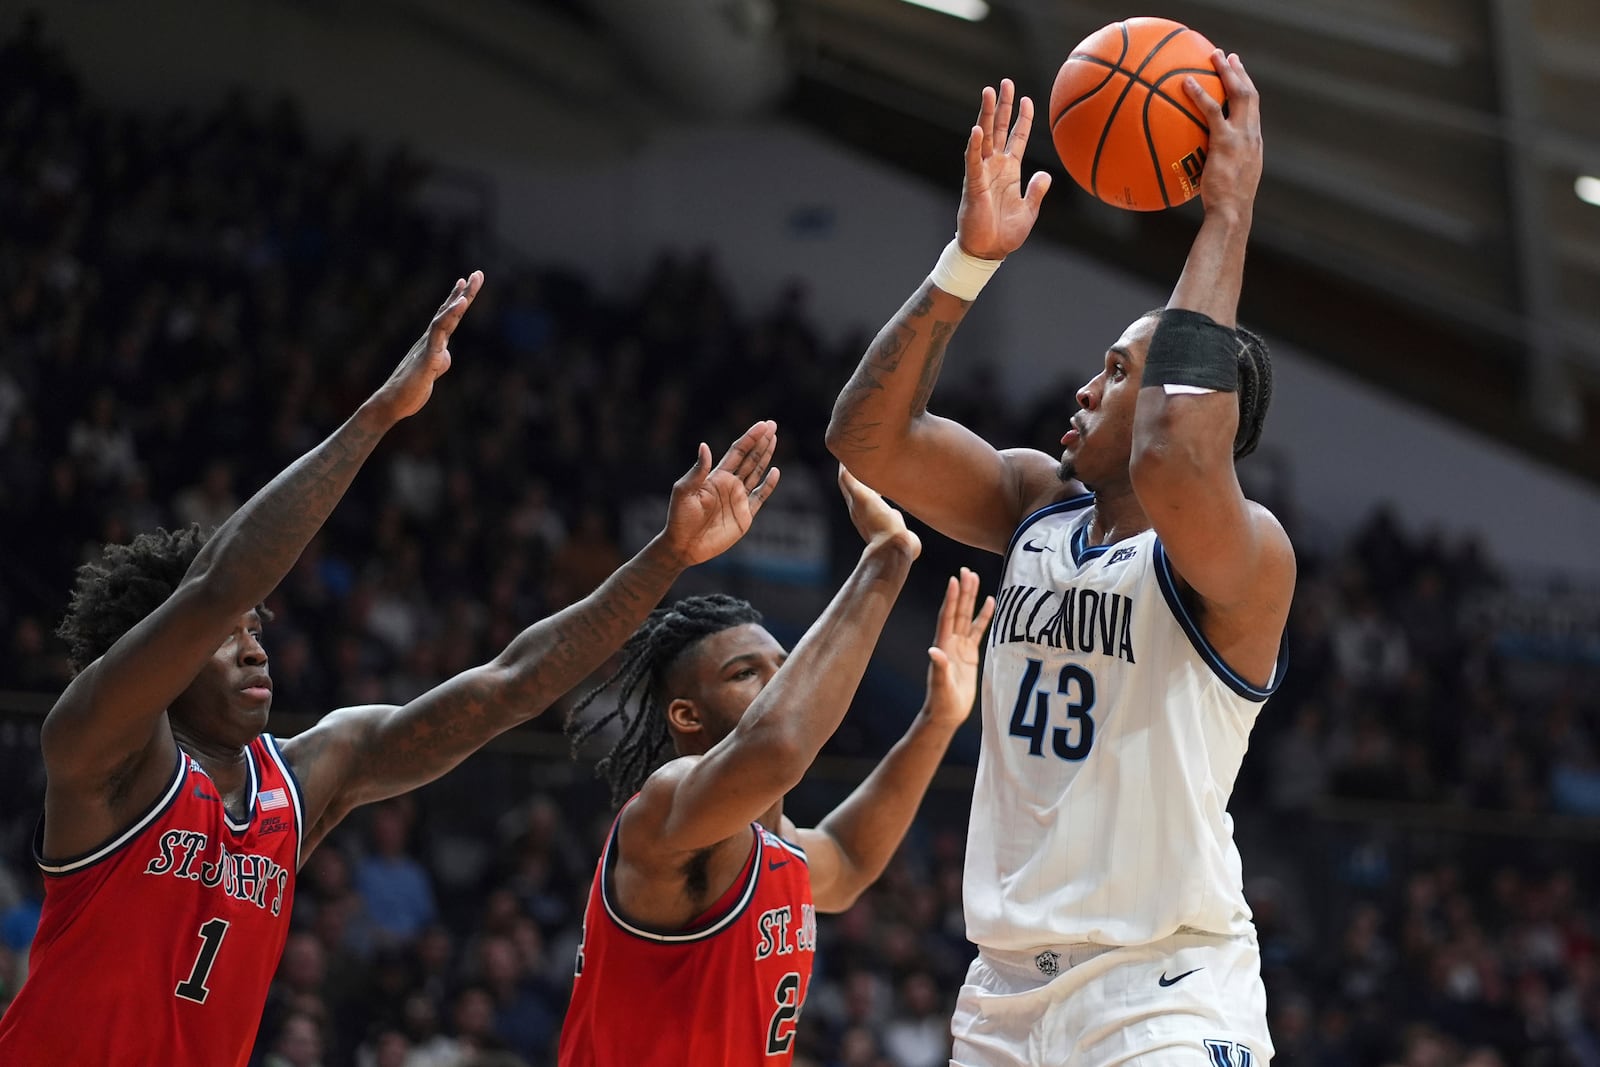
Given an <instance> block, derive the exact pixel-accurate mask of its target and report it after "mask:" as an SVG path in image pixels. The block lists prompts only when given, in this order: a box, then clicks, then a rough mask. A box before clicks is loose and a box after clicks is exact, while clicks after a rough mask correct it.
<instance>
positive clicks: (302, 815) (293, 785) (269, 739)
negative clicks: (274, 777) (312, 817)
mask: <svg viewBox="0 0 1600 1067" xmlns="http://www.w3.org/2000/svg"><path fill="white" fill-rule="evenodd" d="M261 740H262V742H263V743H264V744H265V745H266V748H267V755H268V756H270V757H272V762H273V763H276V764H277V765H278V773H280V774H282V775H283V780H284V781H285V782H287V783H289V800H290V801H291V802H292V804H293V807H294V868H295V870H297V871H298V870H299V869H300V849H301V847H302V846H303V845H304V843H305V839H306V812H305V807H304V805H303V804H302V803H301V799H300V779H299V778H297V777H295V773H294V769H293V768H291V767H290V766H289V761H288V760H287V759H286V758H285V757H284V755H283V750H282V749H280V748H279V747H278V739H277V738H276V737H273V736H272V735H271V734H262V735H261Z"/></svg>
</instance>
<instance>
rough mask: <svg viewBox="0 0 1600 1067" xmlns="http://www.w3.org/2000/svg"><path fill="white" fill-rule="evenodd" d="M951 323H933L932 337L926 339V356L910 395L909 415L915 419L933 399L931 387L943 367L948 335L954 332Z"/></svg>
mask: <svg viewBox="0 0 1600 1067" xmlns="http://www.w3.org/2000/svg"><path fill="white" fill-rule="evenodd" d="M955 328H956V325H955V323H953V322H935V323H934V324H933V335H932V336H931V337H930V338H929V339H928V354H927V356H926V357H925V358H924V359H923V361H922V374H921V376H919V377H918V378H917V391H916V392H915V393H913V394H912V395H911V415H912V417H913V418H915V417H916V416H918V415H921V414H923V413H924V412H926V411H927V410H928V401H929V400H930V399H932V397H933V387H934V386H935V385H936V384H937V383H938V381H939V371H940V369H941V368H942V367H943V366H944V353H945V349H946V348H948V347H949V345H950V335H951V334H952V333H954V332H955Z"/></svg>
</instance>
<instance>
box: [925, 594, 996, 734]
mask: <svg viewBox="0 0 1600 1067" xmlns="http://www.w3.org/2000/svg"><path fill="white" fill-rule="evenodd" d="M977 602H978V576H977V575H976V574H975V573H973V572H972V571H970V570H968V569H967V568H965V567H962V568H961V576H960V577H959V578H957V577H955V576H953V575H952V576H951V578H950V581H949V582H948V583H947V584H946V585H945V590H944V603H943V604H941V605H940V606H939V622H938V625H937V626H935V627H934V631H933V647H931V648H929V649H928V696H927V701H926V703H925V704H924V705H923V706H924V708H925V709H926V711H927V713H928V717H929V718H930V719H932V720H933V721H934V722H938V723H942V724H944V725H947V726H959V725H960V724H961V723H963V722H965V721H966V718H967V716H968V715H969V714H971V712H972V704H973V701H975V700H976V699H977V697H978V650H979V649H980V648H981V647H982V646H983V632H984V631H985V630H987V629H988V628H989V620H990V619H992V618H994V597H992V596H989V597H984V598H983V606H982V607H976V605H977Z"/></svg>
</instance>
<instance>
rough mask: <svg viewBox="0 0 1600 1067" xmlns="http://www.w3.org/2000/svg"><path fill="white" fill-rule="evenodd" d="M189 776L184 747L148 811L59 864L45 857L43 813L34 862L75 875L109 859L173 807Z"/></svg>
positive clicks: (35, 838) (43, 868) (45, 869)
mask: <svg viewBox="0 0 1600 1067" xmlns="http://www.w3.org/2000/svg"><path fill="white" fill-rule="evenodd" d="M188 777H189V757H188V755H187V754H185V753H184V751H183V750H182V749H179V750H178V766H177V769H176V770H174V771H173V775H172V783H171V784H170V785H168V786H167V790H166V792H165V793H162V794H161V795H160V796H159V797H157V798H156V799H155V802H154V803H152V804H151V805H150V807H148V808H146V809H145V813H144V814H143V815H141V816H139V817H138V818H137V819H135V820H134V821H133V825H132V826H129V827H128V828H127V829H126V830H124V831H122V832H121V833H120V834H118V835H116V836H115V837H113V838H112V839H111V840H109V841H107V842H106V843H105V844H103V845H101V846H100V847H99V848H97V849H94V850H93V851H90V852H85V853H83V854H81V855H78V856H73V857H71V858H70V859H65V860H62V861H61V862H60V863H51V862H50V861H49V860H47V859H46V858H45V855H44V816H42V815H41V816H39V826H38V828H37V829H35V830H34V832H33V862H34V863H36V864H38V865H39V869H40V870H41V871H43V872H44V873H45V874H50V875H56V876H60V875H63V874H73V873H75V872H77V871H81V870H83V869H84V868H85V867H91V866H93V865H94V864H96V863H99V862H100V861H101V860H103V859H106V858H107V857H109V856H110V855H111V854H112V853H114V852H116V851H117V850H118V849H120V848H122V847H123V846H124V845H126V844H127V843H128V842H130V841H132V840H133V839H134V838H135V837H137V836H138V835H139V833H140V831H142V830H144V828H145V827H147V826H149V825H150V824H151V823H153V822H155V821H156V819H158V818H160V817H161V814H162V813H163V812H165V811H166V810H167V809H168V808H170V807H171V806H172V802H173V801H174V800H177V799H178V794H179V793H180V792H181V791H182V789H183V783H184V781H185V779H187V778H188Z"/></svg>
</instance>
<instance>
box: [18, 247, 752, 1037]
mask: <svg viewBox="0 0 1600 1067" xmlns="http://www.w3.org/2000/svg"><path fill="white" fill-rule="evenodd" d="M482 280H483V276H482V275H481V274H479V273H476V272H475V273H473V275H472V276H471V277H470V278H463V279H460V280H458V281H457V282H456V286H455V289H454V291H453V292H452V293H451V296H450V299H449V300H447V301H446V302H445V304H444V306H443V307H441V308H440V309H439V312H438V314H437V315H435V317H434V320H433V323H432V324H431V326H430V327H429V329H428V331H427V333H425V334H423V335H422V337H421V338H420V339H419V340H418V341H417V343H416V344H415V345H413V346H412V348H411V350H410V352H409V353H407V355H406V357H405V358H404V359H403V360H402V361H401V363H400V365H399V366H398V367H397V368H396V370H395V371H394V373H393V375H391V376H390V378H389V380H388V381H387V382H386V383H385V384H384V385H383V386H381V387H380V388H379V389H378V390H377V392H375V393H374V394H373V395H372V396H371V397H370V398H369V399H368V400H367V401H366V402H365V403H364V404H362V405H361V407H360V408H359V409H358V410H357V411H356V413H355V414H354V415H353V416H352V417H351V418H350V419H349V420H348V421H347V422H346V423H345V424H344V425H343V426H341V427H340V428H339V429H337V430H336V431H334V433H333V434H332V435H331V436H329V437H328V438H327V439H326V440H325V441H323V442H322V443H321V444H319V445H317V446H316V447H315V448H313V449H312V450H311V451H310V452H308V453H307V454H306V455H305V456H302V457H301V458H300V459H299V460H297V461H296V462H295V463H293V464H292V465H290V466H289V467H288V469H286V470H285V471H284V472H283V473H281V474H279V475H278V476H277V477H276V478H274V479H273V480H272V481H271V482H270V483H269V484H268V485H267V486H266V487H265V488H263V489H261V490H260V491H259V492H257V493H256V494H255V495H254V496H252V497H251V498H250V499H249V500H248V501H247V502H246V503H245V504H244V505H243V506H242V507H240V508H239V510H238V511H237V512H235V513H234V514H233V516H232V517H230V518H229V519H228V520H227V521H226V522H224V523H223V524H222V525H221V526H220V527H219V528H218V529H217V530H216V532H215V533H213V534H211V535H210V536H209V538H208V537H204V536H202V535H201V534H200V532H199V531H198V530H191V531H178V532H176V533H168V532H166V531H160V532H156V533H148V534H143V535H141V536H140V537H138V538H137V539H135V541H134V542H133V544H131V545H125V546H111V547H110V548H109V549H108V550H107V552H106V554H105V557H104V558H103V559H102V560H101V561H100V562H98V563H93V564H86V565H85V566H84V567H83V568H82V569H81V570H80V572H79V574H78V580H77V583H76V586H75V588H74V593H73V599H72V605H71V608H70V610H69V612H68V616H67V619H66V621H65V622H64V623H63V625H62V635H63V636H64V637H66V638H67V639H68V642H69V643H70V644H71V646H72V652H73V659H74V665H75V666H76V667H77V668H78V673H77V675H76V676H75V677H74V679H73V681H72V683H71V684H70V685H69V686H68V687H67V689H66V692H64V693H63V694H62V695H61V697H60V699H59V700H57V701H56V704H55V706H54V708H52V709H51V711H50V714H49V715H48V716H46V717H45V720H44V725H43V727H42V728H41V730H40V738H39V741H40V748H41V749H42V753H41V754H42V756H43V759H44V766H45V773H46V780H47V781H46V786H45V795H44V818H43V820H42V822H41V824H40V826H39V830H38V833H37V835H36V837H35V842H34V854H35V858H36V860H37V862H38V863H39V866H40V868H41V869H42V870H43V871H44V873H45V874H46V875H47V882H46V890H45V900H44V910H43V913H42V916H41V918H40V922H39V933H38V936H37V937H36V938H35V939H34V942H33V948H32V951H31V955H30V957H29V973H28V978H27V981H26V982H24V983H23V985H22V988H21V990H20V991H19V992H18V993H17V997H16V999H15V1000H14V1001H12V1003H11V1006H10V1008H9V1009H7V1011H6V1013H5V1015H4V1017H3V1018H0V1064H6V1065H11V1064H56V1063H74V1064H78V1063H82V1064H90V1063H92V1064H95V1065H97V1067H135V1065H138V1067H142V1065H145V1064H153V1063H162V1064H205V1065H207V1067H243V1065H244V1064H246V1063H247V1062H249V1060H250V1054H251V1046H252V1042H253V1039H254V1037H255V1033H256V1028H257V1026H258V1024H259V1022H260V1019H261V1008H262V1004H263V1003H264V1002H265V1000H266V995H267V987H268V984H269V983H270V982H271V980H272V975H273V972H274V971H275V970H276V968H277V964H278V959H279V957H280V956H281V955H282V952H283V946H284V939H285V937H286V936H287V934H288V931H289V922H290V913H291V907H292V904H293V900H294V889H295V882H296V871H297V870H298V868H299V866H300V864H301V863H302V862H304V860H305V858H306V857H307V856H309V855H310V853H311V850H312V849H313V848H315V847H316V846H317V844H318V842H319V841H321V840H322V839H323V837H324V836H325V835H326V834H327V833H328V831H329V830H331V829H332V828H333V827H334V826H336V825H337V824H338V823H339V822H340V820H342V819H343V818H344V817H345V816H346V815H348V814H349V813H350V811H351V810H352V809H354V808H356V807H357V806H359V805H362V804H369V803H372V802H374V801H377V800H382V799H384V798H386V797H391V796H395V795H397V794H399V793H403V792H405V791H407V790H410V789H414V788H416V787H417V786H420V785H422V784H424V783H426V782H430V781H432V780H433V779H435V778H437V777H439V776H440V775H441V774H444V773H445V772H446V771H448V770H450V769H451V768H452V767H454V766H456V765H457V764H458V763H460V762H461V761H462V760H463V759H465V758H466V757H467V756H468V755H470V754H471V753H473V752H474V751H476V750H477V749H478V748H479V747H480V746H482V745H483V744H484V743H485V742H487V741H488V740H489V739H490V738H492V737H494V736H495V735H497V734H499V733H501V732H502V731H504V730H508V729H510V728H511V727H513V726H515V725H517V724H518V723H520V722H524V721H526V720H527V719H530V718H532V717H533V716H535V715H537V714H539V713H540V712H541V711H543V710H544V709H545V708H547V707H548V706H549V705H550V704H551V703H553V702H554V701H555V699H556V698H557V697H559V696H560V695H561V694H562V693H564V692H566V691H567V690H568V689H570V688H571V687H572V686H574V685H576V684H577V683H578V682H579V681H581V680H582V679H583V678H584V677H585V676H586V675H587V674H589V672H591V671H593V670H594V669H595V668H597V667H599V666H600V664H602V663H603V662H605V660H606V658H607V657H609V656H610V655H611V654H612V653H613V652H614V651H615V650H616V649H617V647H618V646H620V645H621V644H622V643H623V641H624V639H625V638H626V636H627V635H628V634H630V633H631V632H632V631H633V630H634V629H635V628H636V627H637V626H638V625H639V623H640V622H642V621H643V620H644V619H645V618H647V617H648V612H649V611H650V609H651V608H652V607H654V606H655V605H656V604H658V603H659V602H660V600H661V598H662V597H663V596H664V595H666V592H667V590H668V589H669V588H670V587H671V585H672V583H673V582H674V581H675V580H676V579H677V577H678V576H679V575H680V574H682V573H683V571H684V569H685V568H687V567H689V566H692V565H694V564H696V563H699V562H702V561H704V560H706V559H709V558H711V557H712V556H715V555H717V554H718V553H720V552H722V551H724V550H726V549H727V548H728V547H729V546H731V545H732V544H734V543H735V542H736V541H738V540H739V538H740V537H741V536H743V535H744V533H745V531H747V530H748V529H749V528H750V523H751V521H752V519H753V517H754V515H755V514H756V513H757V511H759V509H760V507H761V505H762V502H763V501H764V500H765V499H766V497H767V496H768V494H770V493H771V492H772V489H773V487H774V486H775V485H776V484H777V480H778V471H777V468H776V467H770V468H769V467H768V461H769V460H770V459H771V457H772V453H773V449H774V448H775V446H776V440H777V438H776V435H777V426H776V424H775V423H772V422H770V421H767V422H760V423H757V424H756V425H755V426H752V427H751V428H750V429H749V431H747V432H746V433H745V434H744V436H743V437H741V438H740V439H739V440H738V441H737V442H735V443H734V445H733V447H732V448H730V449H729V450H728V452H727V454H726V455H725V456H724V457H723V459H722V461H721V462H720V463H718V464H717V465H716V466H714V467H713V465H712V456H711V450H710V448H708V447H707V446H706V445H704V444H701V445H700V447H699V451H698V455H697V461H696V463H695V465H694V466H693V467H692V468H691V469H690V470H689V472H688V473H686V474H685V475H684V476H683V477H682V478H680V479H678V481H677V483H676V484H675V485H674V486H673V489H672V496H671V501H670V503H669V504H668V508H667V522H666V526H665V528H663V529H662V531H661V532H660V533H659V534H658V535H657V536H656V537H654V538H652V539H651V540H650V542H649V543H648V544H646V545H645V546H644V548H642V549H641V550H640V551H639V552H638V553H637V554H636V555H635V556H634V557H633V558H632V559H631V560H629V561H628V562H627V563H624V564H623V565H622V566H621V567H620V568H619V569H618V570H617V571H616V572H615V573H613V574H612V575H611V576H610V577H609V578H607V579H606V580H605V582H603V583H602V584H601V585H600V587H599V588H598V589H596V590H594V591H593V592H591V593H590V594H589V595H588V596H586V597H584V598H583V599H582V600H580V601H578V602H577V603H575V604H572V605H570V606H569V607H567V608H565V609H563V610H562V611H560V612H557V613H556V614H555V615H552V616H550V617H549V618H547V619H542V620H540V621H538V622H536V623H534V624H533V625H531V626H529V627H528V628H527V629H525V630H523V631H522V632H521V633H519V634H517V635H516V636H515V637H514V638H513V639H512V640H511V642H510V644H508V645H507V646H506V647H505V648H504V649H503V650H502V651H501V652H500V653H499V654H498V655H496V656H495V657H494V658H493V659H491V660H489V661H488V662H486V663H484V664H481V665H480V666H477V667H473V668H471V669H469V670H466V671H463V672H462V673H460V674H458V675H456V676H455V677H454V678H451V679H449V680H447V681H445V682H443V683H441V684H439V685H437V686H435V687H434V688H433V689H431V690H429V691H428V692H426V693H423V694H421V695H419V696H417V697H416V698H414V699H412V700H411V701H409V702H408V703H406V704H404V705H399V706H395V705H379V704H372V705H365V706H359V707H348V708H342V709H339V710H337V711H335V712H333V713H331V714H329V715H327V716H325V717H323V718H322V719H321V720H320V721H319V722H317V724H316V725H315V726H312V727H311V728H310V729H308V730H306V731H305V732H304V733H301V734H298V735H296V736H295V737H291V738H287V739H285V740H282V741H279V740H278V739H277V738H274V737H273V736H272V735H271V734H269V733H267V732H266V729H267V723H268V713H269V710H270V708H271V705H272V696H273V692H272V677H271V673H270V671H269V669H268V661H267V651H266V647H265V645H264V644H263V640H262V622H263V620H264V618H265V617H266V616H265V613H264V612H262V611H261V610H260V607H259V605H260V604H261V602H262V600H264V599H265V598H266V597H267V595H268V594H269V593H270V592H271V591H272V589H273V588H274V587H275V586H276V585H277V584H278V582H279V581H280V580H281V579H282V577H283V576H284V574H286V573H287V572H288V570H289V568H290V567H291V566H292V565H293V564H294V562H295V560H296V558H297V557H299V555H300V553H301V551H302V550H303V549H304V548H305V546H306V544H307V542H309V541H310V540H311V538H312V537H313V536H314V535H315V534H316V532H317V530H318V529H319V528H320V527H321V526H322V524H323V522H324V520H326V519H327V517H328V515H329V514H330V513H331V512H332V510H333V507H334V505H335V504H336V503H338V501H339V499H340V497H342V496H343V495H344V493H345V490H346V489H347V488H348V487H349V485H350V483H351V481H352V479H354V477H355V475H356V472H357V471H358V470H359V469H360V468H361V465H362V463H363V462H364V461H365V460H366V458H367V457H368V456H369V455H371V454H372V451H373V449H374V447H376V445H377V443H378V441H379V439H380V438H381V437H382V436H383V435H384V434H385V433H386V432H387V431H388V430H389V429H391V428H392V427H393V426H394V425H395V424H396V423H398V422H399V421H400V420H401V419H404V418H407V417H409V416H411V415H413V414H415V413H416V412H417V411H418V410H420V409H421V408H422V407H423V405H424V404H425V403H426V402H427V401H428V398H429V397H430V396H431V395H432V393H433V387H434V382H435V380H436V379H437V378H438V377H439V376H440V375H441V374H443V373H444V372H445V371H446V370H447V369H448V368H449V366H450V362H451V355H450V352H449V350H448V348H447V343H448V341H449V339H450V337H451V334H452V332H453V331H454V329H455V327H456V325H457V324H458V323H459V322H460V321H461V318H462V316H463V314H465V312H466V310H467V308H468V306H470V305H471V303H472V300H473V298H474V297H475V296H476V294H477V292H478V287H479V286H480V285H481V283H482Z"/></svg>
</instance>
